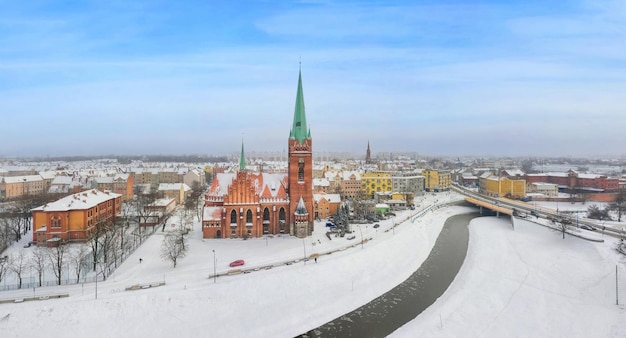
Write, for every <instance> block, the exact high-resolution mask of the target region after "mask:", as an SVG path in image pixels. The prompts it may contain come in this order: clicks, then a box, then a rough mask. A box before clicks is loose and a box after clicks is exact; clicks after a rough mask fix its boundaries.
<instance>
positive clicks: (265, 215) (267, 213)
mask: <svg viewBox="0 0 626 338" xmlns="http://www.w3.org/2000/svg"><path fill="white" fill-rule="evenodd" d="M269 220H270V210H269V209H268V208H265V209H263V223H265V221H267V222H269Z"/></svg>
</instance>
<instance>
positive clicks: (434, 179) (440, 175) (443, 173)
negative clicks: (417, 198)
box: [422, 169, 451, 192]
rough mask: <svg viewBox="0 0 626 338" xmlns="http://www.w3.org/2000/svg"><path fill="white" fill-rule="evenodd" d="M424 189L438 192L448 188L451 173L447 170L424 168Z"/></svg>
mask: <svg viewBox="0 0 626 338" xmlns="http://www.w3.org/2000/svg"><path fill="white" fill-rule="evenodd" d="M422 176H424V190H426V191H430V192H438V191H444V190H448V189H450V183H451V175H450V172H449V171H447V170H435V169H424V170H422Z"/></svg>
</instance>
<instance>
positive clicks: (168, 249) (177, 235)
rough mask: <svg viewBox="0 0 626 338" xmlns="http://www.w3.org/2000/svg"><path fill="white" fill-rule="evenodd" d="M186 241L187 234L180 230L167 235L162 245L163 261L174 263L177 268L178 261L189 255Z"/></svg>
mask: <svg viewBox="0 0 626 338" xmlns="http://www.w3.org/2000/svg"><path fill="white" fill-rule="evenodd" d="M186 241H187V239H186V238H185V234H184V233H183V232H182V231H180V230H175V231H172V232H169V233H167V234H166V235H165V236H164V237H163V243H162V244H161V259H163V260H164V261H170V262H172V263H173V264H174V267H176V263H177V262H178V260H179V259H181V258H183V257H185V256H186V255H187V246H186V245H185V242H186Z"/></svg>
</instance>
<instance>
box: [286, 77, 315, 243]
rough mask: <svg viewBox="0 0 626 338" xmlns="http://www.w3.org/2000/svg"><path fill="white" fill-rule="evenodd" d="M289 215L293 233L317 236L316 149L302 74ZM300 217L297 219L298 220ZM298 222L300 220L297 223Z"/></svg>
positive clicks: (292, 140)
mask: <svg viewBox="0 0 626 338" xmlns="http://www.w3.org/2000/svg"><path fill="white" fill-rule="evenodd" d="M288 156H289V159H288V162H289V164H288V165H289V169H288V170H289V171H288V181H289V191H288V193H289V215H290V217H289V218H290V220H291V222H290V233H291V235H294V236H297V237H300V238H302V237H306V236H310V235H311V234H312V233H313V216H314V214H315V210H314V204H313V203H314V201H313V146H312V142H311V131H310V130H309V129H307V125H306V114H305V111H304V95H303V93H302V72H301V71H300V70H299V71H298V91H297V93H296V107H295V110H294V114H293V125H292V127H291V131H290V132H289V155H288ZM296 216H297V217H296ZM296 220H297V221H296Z"/></svg>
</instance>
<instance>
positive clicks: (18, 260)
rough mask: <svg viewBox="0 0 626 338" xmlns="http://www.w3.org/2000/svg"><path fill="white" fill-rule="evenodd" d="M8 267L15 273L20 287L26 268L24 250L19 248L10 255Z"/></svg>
mask: <svg viewBox="0 0 626 338" xmlns="http://www.w3.org/2000/svg"><path fill="white" fill-rule="evenodd" d="M10 263H11V264H10V265H9V268H10V269H11V271H13V272H14V273H15V275H16V276H17V279H18V284H19V288H20V289H21V288H22V277H23V276H24V273H25V272H26V271H27V270H28V264H27V261H26V257H25V255H24V250H21V249H20V250H19V251H18V252H17V254H15V255H13V256H11V258H10Z"/></svg>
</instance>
